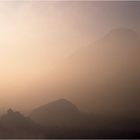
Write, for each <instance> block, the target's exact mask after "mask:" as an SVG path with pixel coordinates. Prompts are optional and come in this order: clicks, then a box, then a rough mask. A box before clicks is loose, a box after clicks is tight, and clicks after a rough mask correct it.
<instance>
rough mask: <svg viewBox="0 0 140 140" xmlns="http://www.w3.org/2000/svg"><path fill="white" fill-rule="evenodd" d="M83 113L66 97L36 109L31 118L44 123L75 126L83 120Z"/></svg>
mask: <svg viewBox="0 0 140 140" xmlns="http://www.w3.org/2000/svg"><path fill="white" fill-rule="evenodd" d="M82 117H83V116H82V113H81V112H80V111H79V110H78V108H77V107H76V106H75V105H74V104H72V103H71V102H70V101H68V100H66V99H59V100H56V101H53V102H50V103H48V104H46V105H43V106H41V107H39V108H37V109H34V110H33V111H32V113H31V118H32V119H33V120H34V121H35V122H38V123H39V124H42V125H47V126H59V127H70V126H71V127H73V126H75V127H76V126H79V125H80V123H81V122H82V119H83V118H82Z"/></svg>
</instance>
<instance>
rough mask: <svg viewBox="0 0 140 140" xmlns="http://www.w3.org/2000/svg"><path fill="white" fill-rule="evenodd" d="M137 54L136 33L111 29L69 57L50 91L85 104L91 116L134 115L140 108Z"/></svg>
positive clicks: (139, 43)
mask: <svg viewBox="0 0 140 140" xmlns="http://www.w3.org/2000/svg"><path fill="white" fill-rule="evenodd" d="M139 54H140V39H139V35H138V34H137V33H136V32H135V31H133V30H131V29H127V28H118V29H113V30H112V31H110V32H109V33H108V34H107V35H105V36H104V37H103V38H101V39H99V40H97V41H96V42H95V43H93V44H91V45H90V46H87V47H83V48H82V49H80V50H78V51H77V52H75V53H74V54H73V55H71V56H70V57H69V58H68V59H67V61H66V63H65V64H63V65H62V67H61V68H60V69H59V70H57V74H56V75H55V76H54V77H57V78H56V79H58V81H57V80H54V82H55V85H56V88H54V87H53V88H54V89H55V90H56V92H57V93H61V94H62V92H63V94H65V96H67V95H68V97H69V98H71V99H73V100H75V99H76V100H75V102H78V103H79V104H80V102H82V104H81V106H82V105H83V103H85V108H86V109H87V108H88V109H89V110H90V111H93V112H95V110H96V112H98V113H103V114H104V113H107V114H108V113H109V112H110V113H113V114H114V115H115V114H117V115H119V114H121V115H125V114H127V113H129V111H130V110H131V114H133V113H134V112H135V113H136V112H137V111H138V110H139V108H138V106H139V105H140V104H139V98H140V94H139V93H140V88H139V81H140V72H139V71H140V61H139V60H140V55H139ZM56 81H57V82H56ZM52 85H53V84H52ZM81 95H82V96H81ZM77 96H79V97H80V98H79V101H78V100H77V98H75V97H77ZM83 106H84V105H83ZM132 112H133V113H132ZM136 114H137V113H136Z"/></svg>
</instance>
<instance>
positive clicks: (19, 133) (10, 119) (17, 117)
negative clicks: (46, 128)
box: [0, 109, 40, 138]
mask: <svg viewBox="0 0 140 140" xmlns="http://www.w3.org/2000/svg"><path fill="white" fill-rule="evenodd" d="M39 128H40V127H39V126H38V125H37V124H36V123H34V122H33V121H32V120H31V119H30V118H29V117H25V116H24V115H22V114H21V113H20V112H17V111H13V110H12V109H9V110H8V111H7V112H6V113H5V114H4V115H3V116H2V117H1V118H0V138H34V137H37V136H38V135H40V133H39V130H40V129H39ZM37 132H38V134H37Z"/></svg>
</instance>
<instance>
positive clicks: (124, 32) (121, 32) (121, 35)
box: [106, 28, 139, 41]
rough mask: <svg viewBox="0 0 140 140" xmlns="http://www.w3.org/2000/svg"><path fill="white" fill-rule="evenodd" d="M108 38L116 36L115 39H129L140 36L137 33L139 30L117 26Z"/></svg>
mask: <svg viewBox="0 0 140 140" xmlns="http://www.w3.org/2000/svg"><path fill="white" fill-rule="evenodd" d="M106 37H108V38H114V39H125V40H128V41H129V39H131V40H132V39H138V38H139V36H138V34H137V32H135V31H134V30H132V29H129V28H116V29H112V30H111V31H110V32H109V33H108V34H107V36H106Z"/></svg>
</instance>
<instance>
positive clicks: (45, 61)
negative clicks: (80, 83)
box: [0, 1, 140, 106]
mask: <svg viewBox="0 0 140 140" xmlns="http://www.w3.org/2000/svg"><path fill="white" fill-rule="evenodd" d="M139 15H140V2H138V1H137V2H60V1H59V2H18V1H17V2H12V1H11V2H0V66H1V68H0V99H1V100H0V102H1V104H2V105H5V104H8V105H9V106H10V105H13V106H14V104H13V102H14V103H15V101H17V100H18V97H19V98H22V96H21V94H20V93H18V94H17V92H14V91H15V90H16V91H23V89H24V90H25V88H27V87H29V86H31V85H32V86H33V85H34V84H37V83H39V82H40V81H43V80H46V76H47V74H48V73H49V72H50V71H51V70H52V69H53V68H54V67H55V66H56V65H59V63H60V62H62V61H63V60H64V59H65V57H67V56H69V55H70V54H71V53H72V52H73V51H75V50H76V49H78V48H80V47H83V46H88V45H89V44H90V43H92V42H94V41H95V40H97V39H99V38H101V37H102V36H104V35H105V34H106V33H107V32H109V31H110V30H111V29H112V28H116V27H128V28H132V29H134V30H136V31H137V32H139V31H140V28H139V25H140V18H139ZM11 91H13V92H11ZM21 93H22V94H25V93H23V92H21ZM18 95H20V96H18ZM46 96H47V93H46Z"/></svg>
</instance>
